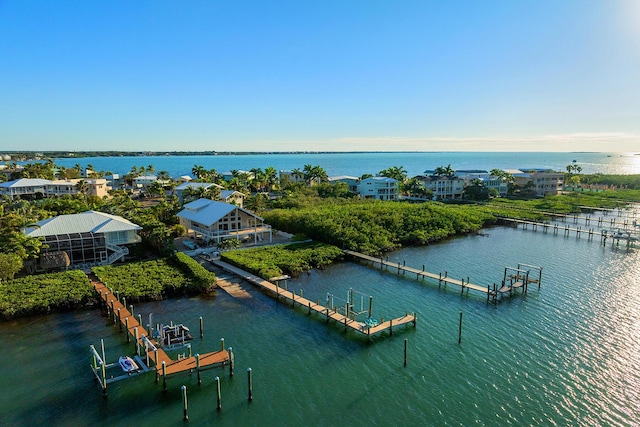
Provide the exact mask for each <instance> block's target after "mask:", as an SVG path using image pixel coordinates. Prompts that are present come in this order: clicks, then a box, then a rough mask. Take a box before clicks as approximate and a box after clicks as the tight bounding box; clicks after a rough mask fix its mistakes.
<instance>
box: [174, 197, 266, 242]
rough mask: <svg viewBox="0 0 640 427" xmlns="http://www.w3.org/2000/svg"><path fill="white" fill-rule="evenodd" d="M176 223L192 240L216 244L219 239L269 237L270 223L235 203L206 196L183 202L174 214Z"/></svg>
mask: <svg viewBox="0 0 640 427" xmlns="http://www.w3.org/2000/svg"><path fill="white" fill-rule="evenodd" d="M178 218H179V219H180V224H181V225H183V226H184V227H185V228H186V229H187V234H188V235H189V234H191V235H192V236H193V238H194V239H202V240H203V241H205V242H216V243H219V242H220V241H221V240H223V239H238V240H249V239H251V238H253V241H254V243H257V242H258V240H264V239H265V238H267V237H268V239H269V242H271V241H272V239H273V233H272V230H271V226H270V225H269V224H265V223H264V220H263V219H262V218H260V217H259V216H257V215H256V214H254V213H253V212H250V211H248V210H246V209H243V208H241V207H239V206H236V205H232V204H229V203H223V202H218V201H215V200H209V199H198V200H196V201H193V202H191V203H187V204H186V205H184V209H183V210H182V211H180V212H179V213H178Z"/></svg>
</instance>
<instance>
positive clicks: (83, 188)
mask: <svg viewBox="0 0 640 427" xmlns="http://www.w3.org/2000/svg"><path fill="white" fill-rule="evenodd" d="M89 188H90V187H89V184H87V182H86V181H85V180H84V179H81V180H80V181H78V182H77V183H76V190H77V191H78V193H80V194H81V195H82V198H83V200H84V201H85V202H86V201H87V193H88V192H89Z"/></svg>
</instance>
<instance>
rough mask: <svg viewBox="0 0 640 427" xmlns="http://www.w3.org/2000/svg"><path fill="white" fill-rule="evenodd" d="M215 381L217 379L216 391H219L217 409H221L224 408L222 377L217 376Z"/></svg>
mask: <svg viewBox="0 0 640 427" xmlns="http://www.w3.org/2000/svg"><path fill="white" fill-rule="evenodd" d="M215 381H216V391H217V397H218V405H217V409H218V411H220V410H221V409H222V394H221V393H220V377H216V378H215Z"/></svg>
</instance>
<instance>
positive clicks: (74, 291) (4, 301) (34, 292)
mask: <svg viewBox="0 0 640 427" xmlns="http://www.w3.org/2000/svg"><path fill="white" fill-rule="evenodd" d="M93 297H94V291H93V287H92V286H91V283H90V282H89V279H88V278H87V276H86V275H85V274H84V273H83V272H82V271H79V270H74V271H68V272H64V273H50V274H42V275H38V276H29V277H24V278H20V279H15V280H10V281H2V282H0V316H1V317H2V318H3V319H11V318H15V317H20V316H26V315H31V314H39V313H48V312H50V311H52V310H68V309H73V308H77V307H81V306H84V305H87V304H89V303H90V302H91V301H92V299H93Z"/></svg>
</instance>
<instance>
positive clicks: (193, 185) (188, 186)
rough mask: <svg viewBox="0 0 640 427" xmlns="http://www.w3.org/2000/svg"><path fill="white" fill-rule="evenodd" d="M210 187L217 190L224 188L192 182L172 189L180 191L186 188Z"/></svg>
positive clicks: (206, 183) (207, 183) (217, 185)
mask: <svg viewBox="0 0 640 427" xmlns="http://www.w3.org/2000/svg"><path fill="white" fill-rule="evenodd" d="M211 186H214V187H218V188H224V187H223V186H222V185H220V184H214V183H212V182H193V181H190V182H183V183H182V184H180V185H178V186H176V187H175V188H174V190H176V191H181V190H186V189H187V188H200V187H204V188H205V189H206V188H209V187H211Z"/></svg>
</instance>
